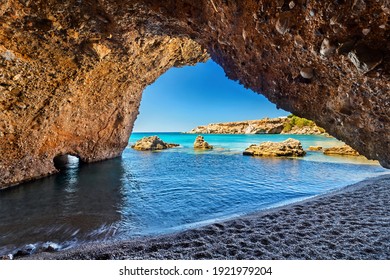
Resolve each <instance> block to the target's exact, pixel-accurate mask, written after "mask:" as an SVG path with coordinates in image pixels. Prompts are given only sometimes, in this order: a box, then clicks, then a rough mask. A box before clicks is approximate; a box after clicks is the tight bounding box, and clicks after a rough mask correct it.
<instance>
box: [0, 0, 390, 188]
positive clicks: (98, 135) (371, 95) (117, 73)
mask: <svg viewBox="0 0 390 280" xmlns="http://www.w3.org/2000/svg"><path fill="white" fill-rule="evenodd" d="M389 14H390V3H389V1H387V0H382V1H377V0H370V1H368V0H366V1H363V0H350V1H348V0H345V1H344V0H343V1H341V0H338V1H336V0H332V1H306V0H305V1H271V0H269V1H267V0H263V1H261V0H259V1H250V0H249V1H237V0H236V1H233V0H224V1H222V0H203V1H189V0H188V1H187V0H183V1H157V0H144V1H126V0H121V1H115V0H103V1H92V0H91V1H80V0H78V1H60V0H57V1H56V0H51V1H49V0H46V1H44V0H36V1H29V0H2V1H1V2H0V149H1V150H0V186H1V187H6V186H10V185H15V184H17V183H20V182H22V181H25V180H30V179H34V178H38V177H41V176H45V175H48V174H51V173H53V172H56V169H55V168H54V164H53V158H54V157H56V156H57V155H60V154H72V155H76V156H78V157H79V158H80V159H81V160H82V161H85V162H93V161H98V160H103V159H107V158H112V157H116V156H119V155H120V154H121V152H122V150H123V149H124V147H125V146H126V145H127V140H128V137H129V135H130V133H131V130H132V127H133V123H134V121H135V119H136V116H137V114H138V108H139V103H140V99H141V94H142V91H143V89H144V88H145V87H146V86H147V85H148V84H151V83H153V82H154V81H155V80H156V79H157V78H158V77H159V76H160V75H161V74H162V73H164V72H165V71H166V70H168V69H169V68H170V67H173V66H182V65H188V64H190V65H191V64H195V63H197V62H199V61H205V60H206V59H207V58H208V55H210V56H211V57H212V58H213V59H214V60H215V61H216V62H217V63H219V64H220V65H221V66H222V67H223V68H224V69H225V71H226V74H227V76H228V77H229V78H230V79H233V80H238V81H240V83H242V84H243V85H244V86H245V87H248V88H251V89H253V90H254V91H256V92H258V93H262V94H264V95H265V96H267V97H268V98H269V99H270V100H271V101H272V102H275V103H276V104H277V105H278V106H279V107H280V108H283V109H285V110H288V111H291V112H292V113H294V114H296V115H299V116H302V117H306V118H309V119H312V120H314V121H315V122H316V123H317V124H318V125H319V126H321V127H323V128H325V129H326V130H327V131H328V132H329V133H331V134H332V135H334V136H336V137H338V138H339V139H341V140H343V141H345V142H346V143H348V144H349V145H351V146H352V147H353V148H355V149H356V150H358V151H359V153H361V154H363V155H365V156H367V157H368V158H371V159H379V160H380V162H381V164H382V165H383V166H385V167H390V153H389V150H390V149H389V147H390V132H389V131H390V128H389V119H390V92H389V88H390V66H389V61H390V60H389V48H390V43H389V42H390V40H389V25H388V18H389Z"/></svg>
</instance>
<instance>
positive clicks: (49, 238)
mask: <svg viewBox="0 0 390 280" xmlns="http://www.w3.org/2000/svg"><path fill="white" fill-rule="evenodd" d="M147 135H154V134H133V136H132V137H131V139H130V143H134V142H135V141H136V140H137V139H139V138H142V137H143V136H147ZM158 135H159V136H160V137H161V138H162V139H163V140H164V141H166V142H172V143H178V144H181V147H179V148H174V149H170V150H166V151H160V152H138V151H134V150H132V149H130V148H127V149H126V150H125V151H124V153H123V156H122V158H117V159H113V160H109V161H104V162H99V163H95V164H89V165H82V164H81V165H79V164H78V161H77V160H73V161H72V162H70V163H69V164H68V168H67V169H65V170H63V171H62V172H61V173H59V174H57V175H54V176H51V177H48V178H44V179H41V180H38V181H34V182H31V183H27V184H23V185H21V186H20V187H16V188H11V189H9V190H6V191H2V192H0V255H3V254H8V253H15V252H16V251H17V250H18V248H21V247H23V246H24V245H26V244H33V245H34V246H31V248H33V250H32V251H34V250H38V251H39V250H44V249H45V248H47V247H49V245H51V244H52V245H51V246H52V247H55V246H59V248H67V247H71V246H74V245H76V244H80V243H84V242H91V241H101V240H117V239H125V238H132V237H136V236H140V235H154V234H161V233H168V232H172V231H177V230H182V229H184V228H188V227H193V226H198V225H201V224H207V223H210V222H212V221H215V220H223V219H227V218H231V217H234V216H238V215H242V214H246V213H250V212H254V211H258V210H261V209H264V208H268V207H274V206H277V205H281V204H286V203H289V202H293V201H296V200H300V199H304V198H308V197H311V196H314V195H318V194H321V193H325V192H329V191H330V190H332V189H335V188H338V187H342V186H346V185H349V184H352V183H355V182H358V181H361V180H363V179H365V178H368V177H373V176H378V175H382V174H385V173H389V172H388V170H386V169H383V168H381V167H380V166H379V165H378V164H377V163H375V162H371V161H367V160H364V159H361V158H354V157H328V156H324V155H322V154H321V153H319V152H308V154H307V156H306V157H304V158H303V159H271V158H268V159H265V158H253V157H245V156H242V151H243V150H244V149H245V148H246V147H247V146H249V145H250V144H253V143H259V142H262V141H282V140H284V139H286V138H288V137H290V136H288V135H205V139H206V140H207V141H208V142H209V143H210V144H212V145H214V146H215V149H214V150H212V151H204V152H196V151H194V150H193V149H192V148H191V147H192V143H193V141H194V139H195V137H196V135H190V134H177V133H176V134H174V133H169V134H163V133H159V134H158ZM292 137H294V138H296V139H299V140H300V141H301V142H302V144H303V146H304V148H307V147H308V146H311V145H320V146H323V147H330V146H334V145H341V144H342V143H341V142H338V141H337V140H335V139H334V138H326V137H323V136H295V135H294V136H292ZM50 242H51V243H50ZM53 244H54V245H53ZM49 249H53V248H49ZM54 249H56V248H54Z"/></svg>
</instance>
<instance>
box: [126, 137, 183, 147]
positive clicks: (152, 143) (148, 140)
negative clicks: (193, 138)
mask: <svg viewBox="0 0 390 280" xmlns="http://www.w3.org/2000/svg"><path fill="white" fill-rule="evenodd" d="M178 146H180V145H179V144H171V143H165V142H164V141H162V140H161V139H160V138H159V137H157V136H149V137H144V138H142V139H140V140H138V141H137V142H136V143H135V144H134V145H133V146H131V147H132V148H133V149H134V150H138V151H152V150H165V149H168V148H173V147H178Z"/></svg>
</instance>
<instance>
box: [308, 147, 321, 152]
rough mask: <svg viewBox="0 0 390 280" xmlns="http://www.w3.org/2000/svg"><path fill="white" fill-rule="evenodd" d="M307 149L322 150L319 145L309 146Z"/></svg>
mask: <svg viewBox="0 0 390 280" xmlns="http://www.w3.org/2000/svg"><path fill="white" fill-rule="evenodd" d="M309 151H322V147H321V146H310V147H309Z"/></svg>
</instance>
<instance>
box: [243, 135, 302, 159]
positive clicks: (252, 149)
mask: <svg viewBox="0 0 390 280" xmlns="http://www.w3.org/2000/svg"><path fill="white" fill-rule="evenodd" d="M243 154H244V155H246V156H261V157H303V156H304V155H305V154H306V152H305V151H304V150H303V148H302V145H301V142H299V141H298V140H296V139H292V138H289V139H287V140H285V141H283V142H263V143H261V144H260V145H250V146H249V147H248V148H247V149H245V151H244V152H243Z"/></svg>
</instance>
